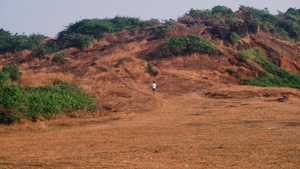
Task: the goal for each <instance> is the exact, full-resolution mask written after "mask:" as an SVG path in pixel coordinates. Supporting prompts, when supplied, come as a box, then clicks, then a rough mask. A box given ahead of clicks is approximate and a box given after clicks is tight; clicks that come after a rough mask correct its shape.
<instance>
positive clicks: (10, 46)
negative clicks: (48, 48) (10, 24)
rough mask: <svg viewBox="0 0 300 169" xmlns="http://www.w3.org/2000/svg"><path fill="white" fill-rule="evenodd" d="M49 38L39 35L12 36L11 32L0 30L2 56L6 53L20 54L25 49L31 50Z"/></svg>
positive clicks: (0, 51) (0, 52)
mask: <svg viewBox="0 0 300 169" xmlns="http://www.w3.org/2000/svg"><path fill="white" fill-rule="evenodd" d="M46 38H47V37H46V36H44V35H39V34H32V35H30V36H26V35H18V34H15V35H12V34H11V33H10V32H9V31H5V30H4V29H2V28H1V29H0V54H3V53H6V52H19V51H22V50H24V49H31V48H32V47H33V46H34V45H37V44H40V43H41V41H42V40H44V39H46Z"/></svg>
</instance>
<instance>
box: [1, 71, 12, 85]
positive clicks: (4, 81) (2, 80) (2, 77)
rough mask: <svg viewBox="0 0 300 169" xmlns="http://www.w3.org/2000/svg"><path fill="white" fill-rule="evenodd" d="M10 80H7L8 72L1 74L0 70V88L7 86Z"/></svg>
mask: <svg viewBox="0 0 300 169" xmlns="http://www.w3.org/2000/svg"><path fill="white" fill-rule="evenodd" d="M10 82H11V79H10V78H9V72H3V71H1V70H0V88H4V87H6V86H9V85H10Z"/></svg>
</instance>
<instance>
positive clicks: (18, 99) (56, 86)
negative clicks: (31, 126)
mask: <svg viewBox="0 0 300 169" xmlns="http://www.w3.org/2000/svg"><path fill="white" fill-rule="evenodd" d="M7 76H8V74H7V73H4V72H2V71H0V82H3V81H5V83H8V82H9V80H7V78H8V77H7ZM3 79H6V80H3ZM1 84H2V85H1V87H0V95H1V97H0V124H10V123H13V122H15V121H18V120H20V119H21V118H23V117H26V118H28V119H30V120H35V119H36V118H37V117H43V118H47V119H49V118H51V117H53V116H54V115H56V114H60V113H66V114H68V113H71V112H73V111H78V110H84V111H91V112H93V111H95V110H97V106H96V103H95V100H94V97H92V96H91V95H90V94H88V93H86V92H85V91H84V90H83V89H82V88H80V87H79V86H78V85H76V84H75V83H69V82H66V81H62V80H60V79H53V81H52V84H51V85H48V86H40V87H30V86H26V87H21V86H17V85H14V84H12V85H10V84H9V85H7V84H6V85H3V83H1Z"/></svg>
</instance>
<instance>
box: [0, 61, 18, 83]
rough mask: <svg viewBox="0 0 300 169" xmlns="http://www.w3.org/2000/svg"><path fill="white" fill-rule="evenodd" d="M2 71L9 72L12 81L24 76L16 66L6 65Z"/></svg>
mask: <svg viewBox="0 0 300 169" xmlns="http://www.w3.org/2000/svg"><path fill="white" fill-rule="evenodd" d="M2 71H3V72H8V73H9V77H10V79H11V80H17V79H19V78H20V76H21V75H22V72H20V68H19V66H18V65H16V64H12V65H4V66H3V68H2Z"/></svg>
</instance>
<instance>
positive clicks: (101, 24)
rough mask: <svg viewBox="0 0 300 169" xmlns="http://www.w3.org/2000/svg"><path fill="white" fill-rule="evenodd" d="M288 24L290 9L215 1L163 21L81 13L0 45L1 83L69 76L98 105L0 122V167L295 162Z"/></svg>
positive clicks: (294, 54)
mask: <svg viewBox="0 0 300 169" xmlns="http://www.w3.org/2000/svg"><path fill="white" fill-rule="evenodd" d="M299 33H300V32H299V10H297V9H293V8H290V9H289V10H288V11H287V12H285V13H279V15H278V16H274V15H271V14H269V13H268V11H267V10H266V9H264V10H257V9H253V8H251V7H244V6H241V7H240V9H239V11H236V12H233V11H231V9H229V8H227V7H223V6H217V7H214V8H213V9H212V10H195V9H191V10H190V11H189V12H187V13H186V14H185V15H184V16H182V17H180V18H178V19H177V21H174V20H166V21H164V23H160V22H157V20H151V21H140V20H138V19H136V18H128V17H119V16H118V17H116V18H113V19H91V20H82V21H78V22H76V23H74V24H70V26H69V27H67V28H66V30H64V31H62V32H61V33H59V35H58V37H57V38H55V39H45V38H42V39H43V41H41V43H33V44H35V45H33V46H32V48H29V47H28V49H26V50H20V51H18V50H14V51H15V52H9V51H6V52H5V53H3V54H1V56H0V60H1V63H5V64H7V65H11V64H16V63H17V64H18V66H19V68H20V71H21V72H22V75H21V76H20V78H19V79H17V80H15V81H13V83H16V84H19V85H21V86H35V87H38V86H45V85H48V84H49V83H50V82H51V79H55V78H58V79H62V80H64V81H68V82H70V83H73V82H75V83H77V84H78V85H80V86H82V87H83V88H84V89H85V90H86V91H87V92H89V93H92V94H93V95H94V96H95V99H96V102H97V105H98V106H99V107H100V110H99V111H95V112H93V113H87V112H86V111H85V110H80V111H72V112H70V113H67V116H64V115H60V116H52V117H50V118H48V119H50V120H49V121H48V120H45V119H44V118H38V119H35V121H36V123H32V122H29V121H28V120H26V119H22V120H21V124H13V125H11V126H3V125H2V126H1V127H0V135H1V137H0V141H1V143H2V144H1V145H0V147H1V150H3V151H2V153H0V160H3V161H4V162H3V163H0V166H3V167H4V168H5V167H12V168H21V167H23V168H24V167H25V168H32V167H33V166H34V167H41V168H64V167H65V168H68V167H74V168H75V167H79V168H80V167H81V168H89V167H90V168H97V167H101V168H130V167H136V168H184V167H193V168H297V166H299V164H300V161H299V158H297V157H298V156H299V148H298V147H299V141H298V138H299V132H298V131H299V120H298V119H299V103H300V92H299V84H300V83H299V79H300V78H299V74H300V67H299V59H300V53H299V52H300V50H299V41H298V40H299ZM28 41H30V40H28ZM152 81H156V83H157V90H156V93H155V95H153V94H152V90H151V83H152ZM70 117H77V118H70ZM19 150H22V152H20V151H19Z"/></svg>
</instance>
